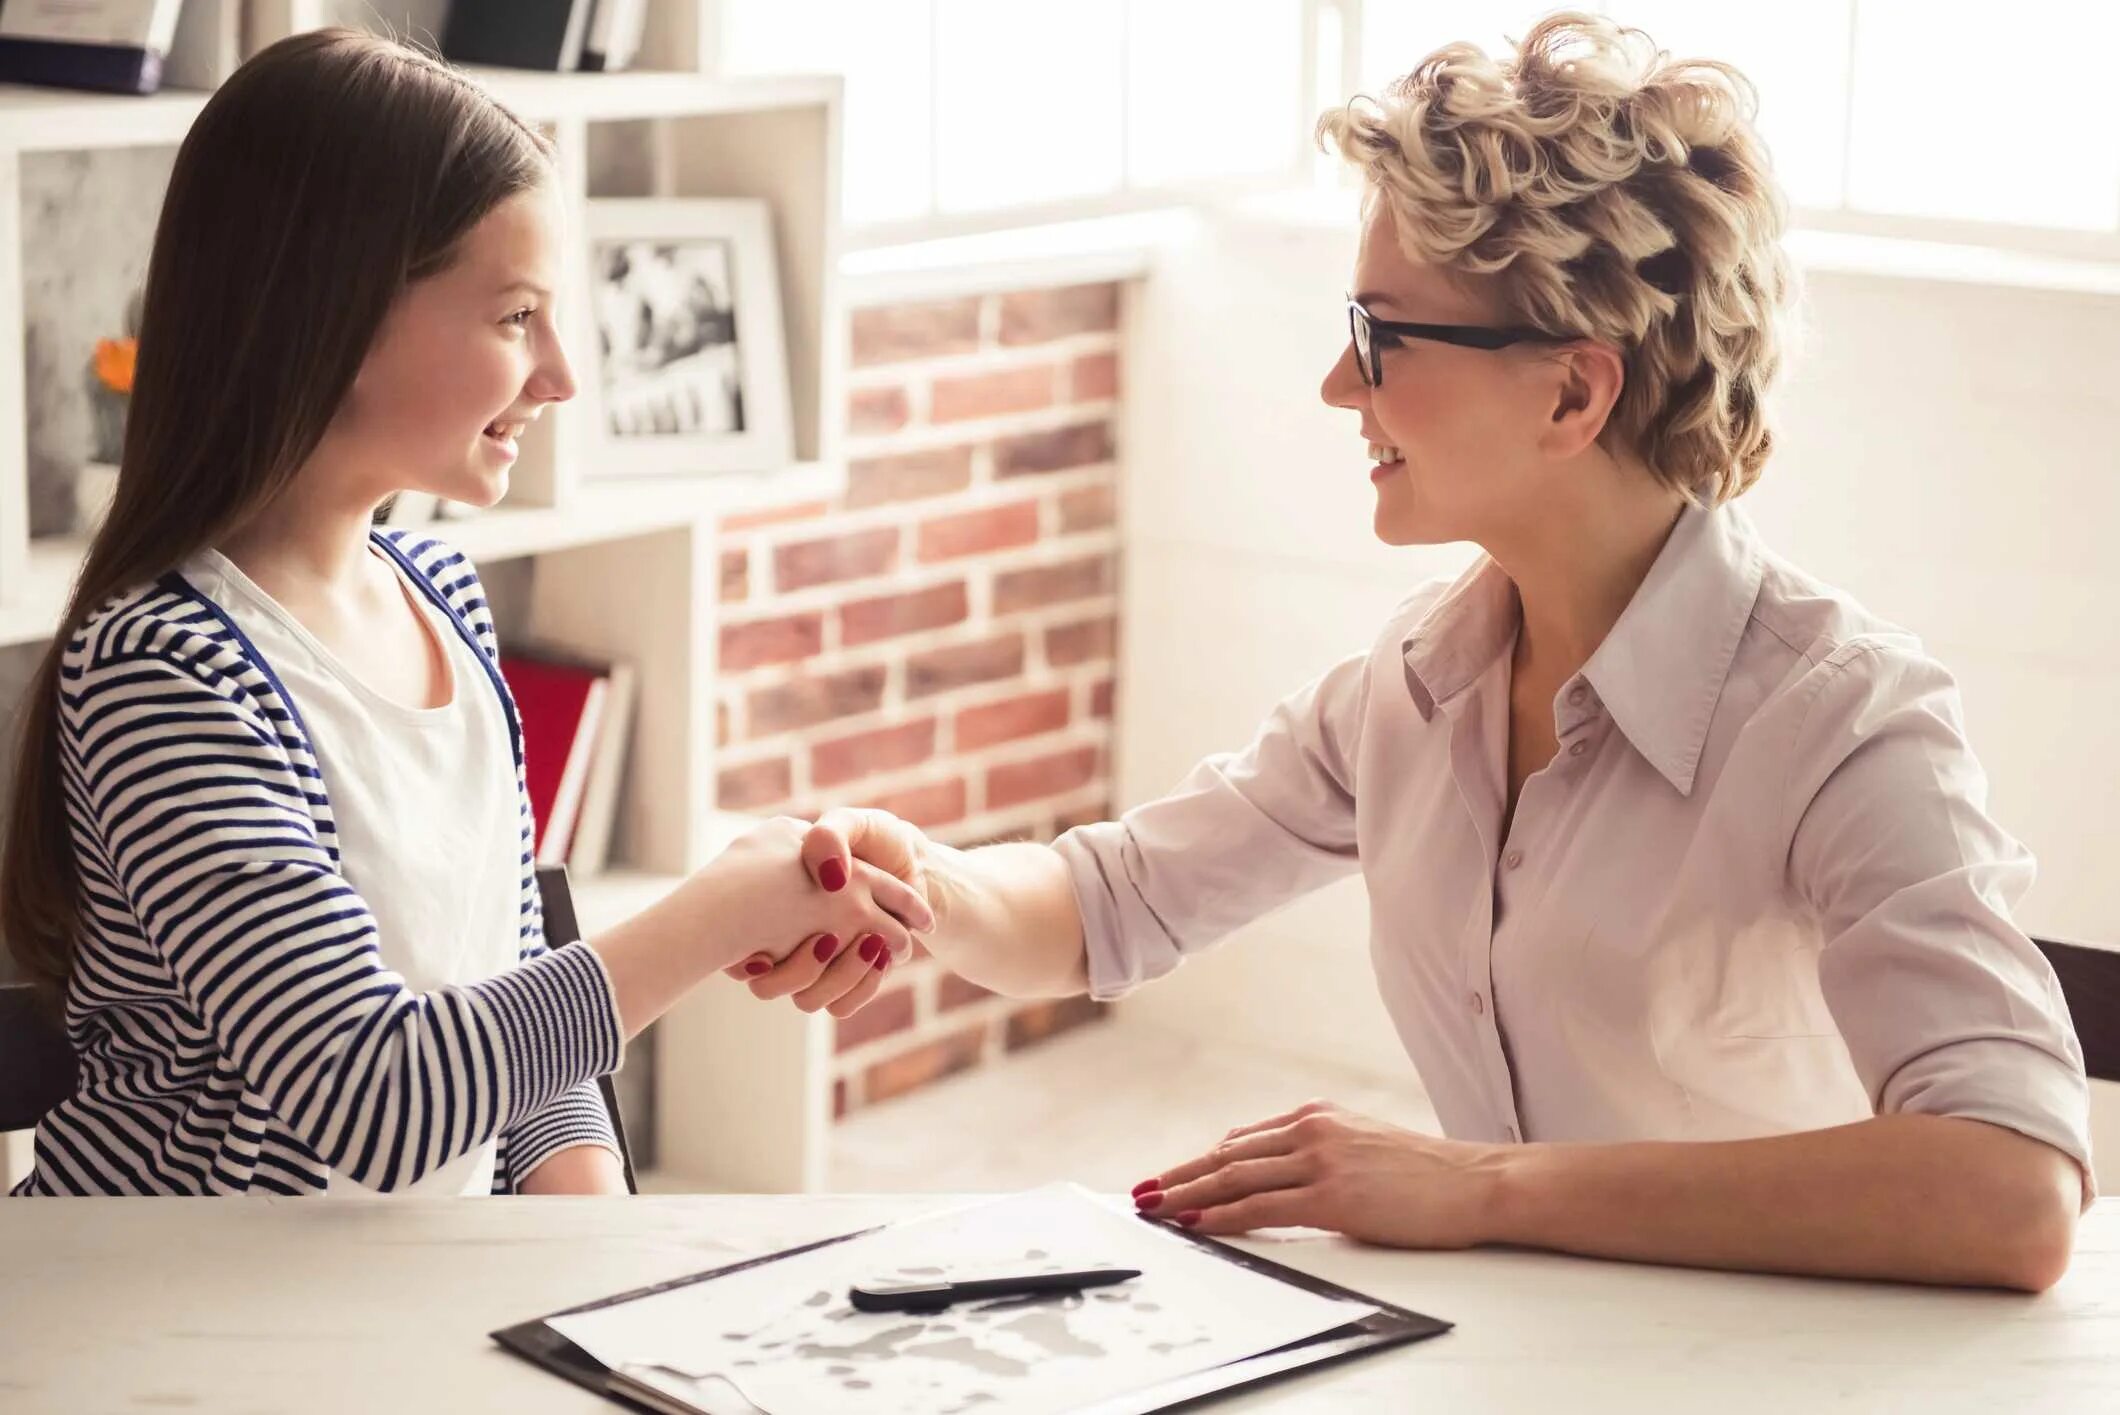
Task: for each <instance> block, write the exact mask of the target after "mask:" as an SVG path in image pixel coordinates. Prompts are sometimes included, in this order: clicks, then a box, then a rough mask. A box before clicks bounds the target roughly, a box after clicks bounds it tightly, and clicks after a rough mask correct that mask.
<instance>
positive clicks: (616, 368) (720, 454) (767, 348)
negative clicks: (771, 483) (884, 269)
mask: <svg viewBox="0 0 2120 1415" xmlns="http://www.w3.org/2000/svg"><path fill="white" fill-rule="evenodd" d="M584 226H585V231H584V235H585V240H586V245H587V265H588V286H587V299H588V305H589V309H588V314H587V319H586V321H585V323H586V325H587V330H588V335H589V339H588V347H587V349H586V350H585V351H584V353H585V357H584V359H583V360H582V364H583V367H582V370H581V377H580V380H579V382H580V385H581V393H580V397H581V400H582V402H583V404H584V405H585V412H586V415H587V422H588V444H589V447H588V452H589V455H588V459H587V462H586V465H585V467H584V474H585V475H588V476H594V477H599V478H601V477H609V476H632V475H639V474H644V473H645V474H662V475H687V474H693V475H696V474H712V473H729V472H768V471H775V470H778V469H780V468H782V467H785V466H786V465H787V464H788V463H789V462H790V461H791V460H793V456H794V443H795V436H794V417H793V413H792V410H791V404H790V398H789V391H788V364H787V353H786V348H787V341H786V332H785V329H784V327H783V321H782V314H781V304H780V272H779V262H778V261H777V259H776V258H775V255H774V249H773V218H772V212H771V209H770V207H769V206H768V204H767V203H765V202H763V201H753V200H722V199H713V200H692V199H676V198H648V199H620V198H612V199H598V200H592V201H591V202H589V204H588V214H587V218H586V220H585V222H584Z"/></svg>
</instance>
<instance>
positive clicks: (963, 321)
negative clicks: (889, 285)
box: [850, 298, 979, 367]
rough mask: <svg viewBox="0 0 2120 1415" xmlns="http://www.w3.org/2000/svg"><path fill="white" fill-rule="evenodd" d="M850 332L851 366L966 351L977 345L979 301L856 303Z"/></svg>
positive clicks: (974, 299)
mask: <svg viewBox="0 0 2120 1415" xmlns="http://www.w3.org/2000/svg"><path fill="white" fill-rule="evenodd" d="M851 333H852V338H851V340H850V343H851V344H852V346H853V347H852V357H853V360H854V363H855V365H856V367H860V366H862V365H866V364H887V363H895V362H898V361H900V360H903V359H927V358H933V357H935V356H937V355H939V354H966V353H970V352H971V351H972V350H974V349H976V348H978V347H979V301H978V300H977V299H976V298H972V299H962V300H933V301H928V302H925V303H921V304H904V305H875V306H872V307H870V308H868V309H858V310H855V311H854V314H853V321H852V330H851Z"/></svg>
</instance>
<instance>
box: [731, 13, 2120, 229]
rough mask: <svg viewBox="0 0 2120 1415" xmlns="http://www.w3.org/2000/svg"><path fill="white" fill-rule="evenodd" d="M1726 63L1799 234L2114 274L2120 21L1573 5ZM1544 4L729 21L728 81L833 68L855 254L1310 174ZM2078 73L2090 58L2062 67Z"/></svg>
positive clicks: (2108, 17) (2119, 180) (2119, 183)
mask: <svg viewBox="0 0 2120 1415" xmlns="http://www.w3.org/2000/svg"><path fill="white" fill-rule="evenodd" d="M1577 2H1578V3H1580V4H1582V5H1583V6H1584V7H1585V8H1602V9H1603V10H1605V11H1606V12H1607V13H1610V14H1612V15H1614V16H1616V17H1617V18H1620V19H1623V20H1625V21H1627V22H1628V23H1630V24H1635V25H1639V26H1640V27H1641V28H1643V29H1645V30H1647V31H1648V32H1649V33H1650V34H1652V35H1654V36H1655V37H1656V39H1657V41H1658V42H1659V43H1660V44H1662V45H1663V46H1664V47H1665V48H1667V49H1669V50H1671V51H1672V52H1674V53H1677V54H1700V55H1706V56H1711V57H1714V58H1719V59H1728V60H1729V61H1730V62H1732V63H1734V64H1736V65H1737V66H1738V67H1739V68H1740V69H1742V70H1744V72H1745V73H1746V74H1747V75H1748V76H1749V77H1750V78H1751V79H1752V80H1753V82H1754V84H1755V85H1756V86H1757V87H1758V89H1759V91H1760V115H1759V125H1760V129H1761V132H1762V134H1763V135H1764V137H1765V138H1766V140H1767V143H1768V145H1769V147H1770V148H1771V149H1772V151H1773V154H1774V160H1775V166H1776V169H1777V171H1778V172H1779V174H1780V176H1781V179H1782V182H1783V185H1784V186H1785V187H1786V189H1787V190H1788V192H1789V196H1790V200H1791V202H1792V203H1793V204H1794V205H1795V207H1796V208H1797V209H1798V212H1799V215H1800V216H1801V217H1803V218H1805V219H1808V220H1811V221H1814V222H1823V223H1826V224H1835V223H1839V224H1848V223H1850V222H1852V223H1854V224H1865V223H1866V224H1869V225H1871V226H1873V227H1874V226H1877V225H1879V224H1882V225H1883V226H1884V227H1885V228H1888V229H1891V230H1894V231H1899V232H1902V233H1905V232H1928V233H1930V234H1950V235H1951V236H1952V238H1953V239H1959V238H1961V237H1960V236H1959V235H1957V234H1956V233H1955V230H1954V228H1953V227H1952V225H1951V223H1957V224H1960V225H1962V224H1963V223H1975V224H1977V225H1978V226H1980V227H1982V228H1985V229H1988V230H1992V229H1994V228H1998V227H2015V228H2020V230H2022V228H2031V231H2030V232H2029V234H2030V235H2034V236H2036V235H2052V236H2054V238H2055V239H2062V238H2063V237H2066V238H2067V239H2071V240H2076V241H2081V240H2083V239H2085V234H2084V233H2091V239H2093V240H2094V241H2095V242H2097V243H2098V244H2095V245H2094V246H2093V249H2095V250H2098V251H2103V252H2107V253H2110V252H2113V251H2115V250H2120V245H2115V244H2114V243H2112V242H2109V241H2107V240H2106V238H2107V237H2114V236H2120V125H2116V124H2115V123H2114V122H2113V120H2112V118H2111V113H2110V108H2109V105H2108V103H2107V101H2106V100H2105V99H2104V97H2103V90H2102V86H2101V84H2100V83H2099V81H2098V78H2097V75H2098V73H2099V72H2100V69H2099V67H2098V66H2099V65H2100V64H2102V63H2103V62H2104V61H2105V60H2106V59H2107V58H2108V57H2110V56H2111V55H2113V54H2114V53H2116V52H2120V3H2116V0H2011V3H2010V4H2008V5H1988V4H1983V5H1979V6H1974V5H1970V4H1967V5H1962V6H1939V5H1937V4H1935V3H1934V0H1778V3H1776V4H1774V5H1772V6H1769V5H1765V4H1761V3H1737V0H1577ZM1552 4H1553V0H1449V3H1441V0H1068V3H1066V4H1055V3H1050V0H721V9H720V31H719V35H720V43H721V54H722V60H723V63H724V66H725V67H727V68H728V69H730V70H732V71H735V72H771V71H789V70H818V69H825V70H836V71H839V72H841V73H844V74H845V76H846V83H847V99H846V147H845V153H844V157H845V161H844V186H845V198H846V216H847V220H848V223H849V225H850V226H852V227H853V228H855V231H856V239H857V241H859V240H875V239H887V238H890V237H891V236H894V235H896V236H902V235H912V234H920V233H923V232H927V233H931V232H932V231H935V230H941V229H947V228H950V227H952V226H956V227H964V226H966V225H994V224H1010V223H1012V222H1018V221H1025V220H1042V219H1051V218H1053V217H1055V216H1057V215H1062V214H1088V213H1089V212H1091V211H1094V210H1100V209H1112V208H1114V207H1116V206H1119V205H1123V204H1126V203H1129V202H1141V201H1146V200H1150V199H1154V198H1162V199H1168V198H1170V197H1171V196H1172V195H1173V194H1176V193H1184V192H1189V191H1195V190H1197V189H1198V188H1199V187H1200V185H1201V184H1203V183H1221V182H1228V181H1231V180H1250V181H1259V180H1261V179H1264V180H1269V181H1276V182H1280V181H1291V182H1292V181H1295V180H1298V179H1299V178H1300V176H1301V175H1302V174H1303V173H1305V172H1306V171H1307V170H1309V164H1310V152H1311V142H1310V134H1311V129H1312V124H1313V122H1314V120H1315V118H1316V116H1317V115H1316V112H1315V110H1316V108H1317V107H1319V106H1321V105H1320V103H1319V102H1318V101H1317V100H1318V99H1319V98H1323V99H1324V100H1326V101H1330V99H1331V98H1332V97H1333V96H1334V95H1335V94H1337V93H1352V92H1356V91H1368V92H1378V91H1380V90H1381V89H1382V88H1383V86H1384V85H1385V84H1387V83H1388V82H1389V81H1390V80H1391V79H1393V78H1395V77H1397V76H1398V75H1399V74H1401V73H1403V72H1405V71H1406V70H1407V69H1409V68H1411V67H1412V66H1413V65H1414V63H1415V62H1416V61H1418V59H1419V58H1420V57H1421V56H1422V55H1424V54H1426V53H1428V52H1429V51H1430V50H1431V49H1433V48H1435V47H1436V46H1437V45H1439V44H1442V43H1445V42H1447V41H1449V40H1452V39H1469V40H1473V41H1474V42H1476V43H1479V44H1481V45H1482V46H1483V47H1486V48H1488V49H1490V50H1494V49H1497V48H1499V47H1501V46H1502V45H1503V44H1504V42H1505V39H1506V38H1507V37H1509V36H1515V35H1521V34H1522V33H1523V32H1524V30H1525V29H1526V28H1527V27H1528V26H1529V24H1530V23H1531V22H1532V21H1533V20H1535V19H1536V18H1537V17H1538V16H1539V15H1540V14H1543V13H1545V12H1546V11H1547V10H1548V9H1550V8H1552ZM2070 56H2075V58H2076V59H2080V61H2081V62H2080V63H2076V62H2072V61H2071V60H2070Z"/></svg>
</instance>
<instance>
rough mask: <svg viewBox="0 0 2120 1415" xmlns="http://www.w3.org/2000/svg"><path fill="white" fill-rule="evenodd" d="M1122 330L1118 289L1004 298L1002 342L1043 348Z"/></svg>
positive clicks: (1021, 293) (1085, 287)
mask: <svg viewBox="0 0 2120 1415" xmlns="http://www.w3.org/2000/svg"><path fill="white" fill-rule="evenodd" d="M1118 327H1119V287H1118V286H1117V285H1111V284H1104V285H1069V286H1066V287H1064V288H1062V289H1058V290H1019V291H1017V292H1015V293H1013V294H1008V295H1003V296H1002V297H1001V342H1002V343H1004V344H1043V343H1045V342H1046V341H1047V340H1049V339H1064V338H1066V337H1067V336H1068V335H1070V334H1093V333H1097V332H1099V331H1101V330H1107V329H1117V328H1118Z"/></svg>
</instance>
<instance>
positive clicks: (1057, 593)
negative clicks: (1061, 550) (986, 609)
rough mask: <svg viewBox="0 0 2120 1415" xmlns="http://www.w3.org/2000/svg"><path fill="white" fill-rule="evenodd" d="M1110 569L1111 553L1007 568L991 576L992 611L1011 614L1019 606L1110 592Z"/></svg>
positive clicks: (1111, 578) (1041, 604)
mask: <svg viewBox="0 0 2120 1415" xmlns="http://www.w3.org/2000/svg"><path fill="white" fill-rule="evenodd" d="M1113 568H1114V567H1113V562H1112V557H1111V556H1109V555H1091V556H1086V557H1084V558H1082V559H1079V560H1063V561H1060V562H1059V563H1057V564H1053V565H1036V566H1032V567H1031V568H1030V569H1027V570H1009V571H1006V572H1004V573H1002V574H999V575H996V576H995V577H994V613H996V614H1013V613H1014V612H1015V611H1017V610H1019V609H1038V608H1041V607H1043V606H1045V605H1048V604H1065V603H1067V602H1068V601H1069V600H1075V599H1095V598H1096V597H1098V596H1099V595H1108V594H1110V593H1111V592H1112V581H1113Z"/></svg>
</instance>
